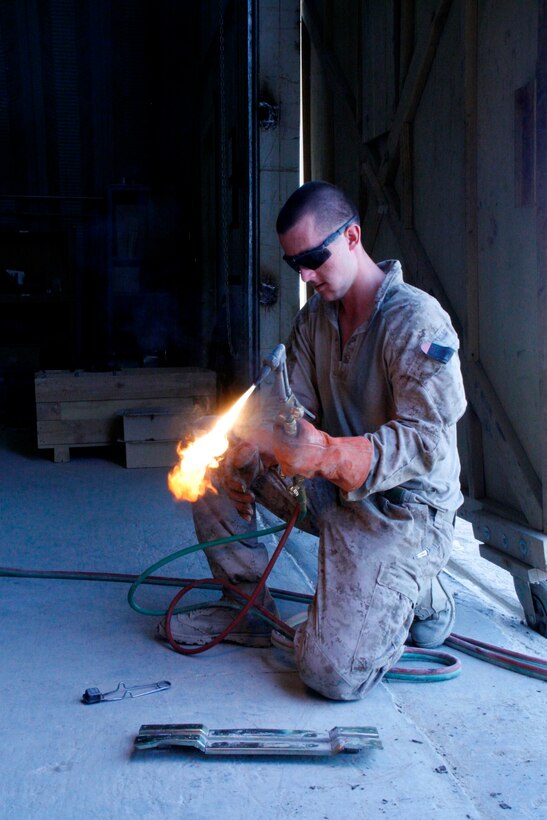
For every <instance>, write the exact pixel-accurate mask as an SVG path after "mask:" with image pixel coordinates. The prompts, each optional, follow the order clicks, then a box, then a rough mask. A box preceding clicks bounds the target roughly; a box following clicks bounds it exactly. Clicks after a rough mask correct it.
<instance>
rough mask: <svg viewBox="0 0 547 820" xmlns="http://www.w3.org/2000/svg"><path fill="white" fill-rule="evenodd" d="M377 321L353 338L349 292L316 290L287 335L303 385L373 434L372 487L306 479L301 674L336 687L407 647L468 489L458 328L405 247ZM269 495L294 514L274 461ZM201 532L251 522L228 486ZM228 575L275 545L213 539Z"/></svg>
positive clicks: (263, 558) (347, 429)
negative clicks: (310, 551)
mask: <svg viewBox="0 0 547 820" xmlns="http://www.w3.org/2000/svg"><path fill="white" fill-rule="evenodd" d="M380 267H381V268H382V270H383V271H384V273H385V280H384V282H383V283H382V285H381V286H380V289H379V290H378V293H377V296H376V301H375V307H374V310H373V312H372V315H371V316H370V319H369V320H368V321H367V322H364V323H363V324H362V325H361V326H360V327H358V328H357V330H356V331H355V332H354V333H353V335H352V336H351V338H350V339H349V340H348V342H347V344H346V345H345V347H344V349H343V350H342V349H341V342H340V333H339V328H338V320H337V311H338V306H337V303H336V302H334V303H328V302H325V301H323V300H322V299H321V297H320V296H319V295H317V294H316V295H314V296H313V297H312V298H311V299H310V300H309V301H308V302H307V304H306V305H305V306H304V307H303V308H302V310H301V311H300V312H299V314H298V315H297V317H296V320H295V323H294V326H293V331H292V334H291V338H290V340H289V344H288V366H289V375H290V380H291V386H292V388H293V390H294V393H295V395H296V396H297V397H298V399H299V400H300V401H301V402H302V404H303V405H304V406H305V407H306V408H307V409H308V410H310V411H311V412H313V413H314V415H315V416H316V419H317V422H316V423H317V426H318V427H319V428H320V429H322V430H324V431H326V432H327V433H329V434H330V435H332V436H360V435H365V436H366V437H367V438H369V439H370V440H371V442H372V444H373V453H374V454H373V460H372V466H371V470H370V473H369V476H368V477H367V479H366V481H365V483H364V484H363V486H362V487H360V488H358V489H357V490H354V491H352V492H350V493H347V494H346V493H344V492H343V491H342V490H339V489H338V488H337V487H336V486H334V485H333V484H331V483H330V482H327V481H325V480H323V479H320V478H316V479H311V480H307V481H306V493H307V499H308V510H307V516H306V519H305V521H304V522H303V523H302V524H300V525H299V526H301V527H302V529H305V530H308V531H309V532H312V533H314V534H316V535H318V536H319V566H318V580H317V588H316V592H315V596H314V600H313V603H312V605H311V607H310V611H309V615H308V619H307V621H306V623H304V624H302V625H301V626H300V627H299V628H298V630H297V633H296V636H295V656H296V663H297V668H298V671H299V674H300V676H301V678H302V680H303V681H304V682H305V683H306V684H308V685H309V686H310V687H311V688H313V689H315V690H316V691H318V692H321V693H322V694H323V695H325V696H327V697H330V698H333V699H336V700H353V699H357V698H361V697H363V696H364V695H365V694H366V692H367V691H368V690H369V689H370V688H371V687H372V686H373V685H374V684H375V683H377V682H378V681H379V680H380V679H381V677H382V676H383V675H384V673H385V672H387V671H388V670H389V669H390V667H391V666H393V664H394V663H395V662H396V661H397V659H398V658H399V656H400V654H401V653H402V651H403V647H404V642H405V640H406V637H407V635H408V631H409V628H410V626H411V624H412V620H413V618H414V617H421V618H424V617H427V616H428V615H430V614H432V613H431V611H430V610H427V608H424V607H420V604H421V602H422V600H423V599H424V598H426V597H427V594H428V592H429V590H430V585H431V579H432V578H433V577H434V576H435V575H437V574H438V573H439V572H440V571H441V570H442V569H443V567H444V566H445V564H446V562H447V561H448V558H449V555H450V550H451V546H452V539H453V523H454V518H455V513H456V510H457V508H458V507H459V506H460V504H461V501H462V496H461V491H460V486H459V471H460V464H459V458H458V452H457V447H456V422H457V421H458V419H459V418H460V417H461V416H462V415H463V413H464V411H465V407H466V401H465V394H464V390H463V384H462V379H461V373H460V367H459V360H458V354H457V350H458V347H459V344H458V339H457V336H456V333H455V332H454V329H453V328H452V325H451V323H450V319H449V317H448V315H447V314H446V313H445V311H444V310H443V309H442V308H441V307H440V305H439V303H438V302H437V301H436V300H435V299H434V298H432V297H431V296H429V295H428V294H426V293H424V292H423V291H421V290H418V289H416V288H414V287H412V286H410V285H407V284H406V283H404V282H403V277H402V272H401V266H400V264H399V262H397V261H388V262H382V263H380ZM252 490H253V492H254V493H255V495H256V498H257V501H258V502H260V503H262V504H264V505H265V506H266V507H267V508H268V509H270V510H271V511H272V512H273V513H275V514H276V515H278V516H280V517H282V518H285V519H286V518H287V517H288V516H289V515H290V512H291V511H292V509H293V505H294V503H295V502H294V498H292V496H290V494H289V493H288V492H287V491H286V488H285V485H284V484H283V482H282V480H281V479H280V478H279V476H278V475H277V474H275V473H274V472H272V471H268V472H266V473H263V474H261V475H260V476H258V478H257V479H256V480H255V481H254V482H253V485H252ZM193 510H194V522H195V526H196V532H197V535H198V538H199V540H200V541H207V540H212V539H216V538H220V537H222V536H224V535H228V534H229V535H232V534H236V533H241V534H242V535H244V533H245V532H251V531H252V530H253V528H254V526H255V525H254V523H253V522H251V523H250V524H248V523H246V522H245V521H244V520H243V519H242V518H240V516H239V515H238V513H237V512H236V511H235V509H234V508H233V506H232V504H231V502H230V500H229V499H228V497H227V496H226V495H225V494H224V493H223V492H222V491H221V492H220V494H219V495H214V494H213V493H207V494H206V495H205V496H204V497H203V498H202V499H200V500H199V501H198V502H196V503H195V504H194V505H193ZM207 558H208V560H209V563H210V565H211V568H212V570H213V573H214V575H215V576H217V577H226V578H228V579H229V580H231V581H233V582H235V583H238V582H243V581H247V582H253V581H256V580H257V579H258V578H259V577H260V575H261V573H262V571H263V570H264V568H265V566H266V564H267V560H268V558H267V552H266V548H265V547H264V546H263V545H261V544H258V543H256V542H255V543H253V542H251V541H249V540H247V541H245V540H244V539H242V541H241V542H236V543H235V544H230V545H225V546H220V547H215V548H212V549H209V550H207Z"/></svg>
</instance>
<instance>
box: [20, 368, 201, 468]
mask: <svg viewBox="0 0 547 820" xmlns="http://www.w3.org/2000/svg"><path fill="white" fill-rule="evenodd" d="M35 394H36V424H37V437H38V448H39V449H45V448H52V449H53V459H54V461H55V462H66V461H70V449H71V448H72V447H101V446H107V445H111V444H115V443H117V442H118V441H119V439H120V438H122V433H123V424H122V420H123V414H124V413H125V412H127V411H131V410H138V409H150V408H154V407H160V408H161V409H162V410H163V411H165V412H166V413H172V414H174V415H175V416H176V417H177V418H178V419H179V422H178V423H179V424H180V425H181V437H182V436H183V435H185V434H186V433H189V432H190V429H191V426H192V423H193V422H194V421H195V420H196V419H197V418H199V417H200V416H203V415H207V414H209V413H211V412H213V411H214V407H215V402H216V374H215V373H214V372H213V371H211V370H205V369H201V368H191V367H160V368H149V367H144V368H127V369H124V370H117V371H113V372H106V373H89V372H87V371H82V370H76V371H67V370H46V371H41V372H40V373H37V374H36V378H35Z"/></svg>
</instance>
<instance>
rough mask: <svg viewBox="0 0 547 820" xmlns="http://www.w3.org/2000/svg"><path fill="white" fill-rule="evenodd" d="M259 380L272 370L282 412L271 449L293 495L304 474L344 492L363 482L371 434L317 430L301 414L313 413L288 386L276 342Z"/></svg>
mask: <svg viewBox="0 0 547 820" xmlns="http://www.w3.org/2000/svg"><path fill="white" fill-rule="evenodd" d="M263 364H264V367H263V370H262V372H261V374H260V377H259V379H258V383H260V382H261V381H262V380H263V379H264V378H265V377H266V376H267V375H268V374H269V373H270V372H272V371H275V373H276V377H277V383H278V390H279V395H280V401H281V404H282V409H281V412H280V413H279V415H278V418H277V421H276V423H275V425H274V428H275V429H274V439H273V451H274V456H275V457H276V459H277V463H278V464H279V467H280V469H281V473H282V475H283V474H284V475H292V476H294V482H293V485H292V487H291V488H290V490H291V492H292V493H293V494H294V495H298V496H300V495H301V493H302V492H303V487H302V485H303V481H304V479H305V478H315V477H319V478H324V479H326V480H327V481H331V482H332V483H333V484H335V485H336V486H337V487H339V488H340V489H341V490H343V491H344V492H346V493H349V492H353V491H354V490H357V489H358V488H359V487H361V486H362V485H363V483H364V482H365V481H366V479H367V477H368V474H369V472H370V469H371V463H372V457H373V449H372V442H371V440H370V438H367V437H366V435H364V434H363V435H360V436H330V435H329V434H328V433H325V432H323V431H322V430H318V429H317V428H316V427H314V426H313V425H312V424H310V423H309V421H306V419H305V418H304V415H305V414H307V415H309V416H311V417H312V418H313V416H312V414H311V413H309V411H307V410H306V409H305V408H304V407H303V406H302V405H301V404H300V402H299V401H298V399H297V398H296V396H295V395H294V393H293V392H292V390H291V386H290V384H289V378H288V375H287V366H286V352H285V347H284V346H283V345H278V346H277V347H276V348H274V349H273V351H272V352H271V353H270V355H269V356H267V357H266V359H264V362H263Z"/></svg>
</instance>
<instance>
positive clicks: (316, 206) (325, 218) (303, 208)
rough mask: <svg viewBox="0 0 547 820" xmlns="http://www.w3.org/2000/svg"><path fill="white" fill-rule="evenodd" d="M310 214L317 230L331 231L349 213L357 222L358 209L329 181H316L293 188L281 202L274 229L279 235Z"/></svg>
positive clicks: (340, 223) (342, 222)
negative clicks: (284, 200) (286, 198)
mask: <svg viewBox="0 0 547 820" xmlns="http://www.w3.org/2000/svg"><path fill="white" fill-rule="evenodd" d="M308 214H311V215H312V216H313V217H314V220H315V225H316V226H317V228H318V229H319V230H324V231H333V230H336V228H338V227H339V226H340V225H343V224H344V222H346V221H347V220H348V219H351V217H352V216H355V222H356V223H357V224H358V225H359V224H360V220H359V212H358V210H357V208H356V206H355V204H354V203H353V202H352V200H351V199H350V198H349V197H348V196H347V194H345V193H344V192H343V191H341V190H340V188H337V187H336V186H335V185H331V184H330V182H323V181H322V180H316V181H314V182H306V183H305V184H304V185H301V186H300V188H297V189H296V191H294V193H292V194H291V195H290V197H289V198H288V200H287V201H286V202H285V204H284V205H283V207H282V208H281V210H280V211H279V216H278V217H277V222H276V226H275V227H276V231H277V233H278V234H280V235H282V234H284V233H286V232H287V231H289V230H290V229H291V228H293V227H294V226H295V225H296V223H297V222H299V221H300V220H301V219H302V217H304V216H307V215H308Z"/></svg>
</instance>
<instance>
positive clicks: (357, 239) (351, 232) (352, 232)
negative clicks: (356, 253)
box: [346, 223, 361, 250]
mask: <svg viewBox="0 0 547 820" xmlns="http://www.w3.org/2000/svg"><path fill="white" fill-rule="evenodd" d="M346 236H347V239H348V245H349V249H350V250H354V248H356V247H357V246H358V245H360V244H361V226H360V225H357V224H356V223H353V225H350V226H349V228H346Z"/></svg>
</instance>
